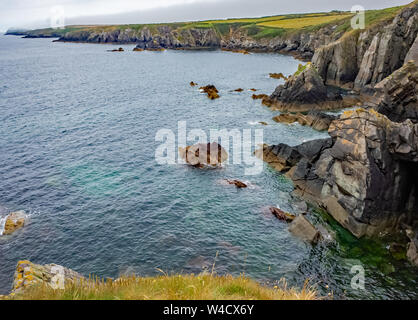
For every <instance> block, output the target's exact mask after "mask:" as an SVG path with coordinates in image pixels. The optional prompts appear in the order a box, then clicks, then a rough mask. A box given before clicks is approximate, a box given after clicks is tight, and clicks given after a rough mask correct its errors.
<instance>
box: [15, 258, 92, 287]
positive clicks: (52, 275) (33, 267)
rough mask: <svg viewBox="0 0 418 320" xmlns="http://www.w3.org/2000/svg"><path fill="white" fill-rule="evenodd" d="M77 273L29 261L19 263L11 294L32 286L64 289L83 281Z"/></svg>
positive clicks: (60, 267)
mask: <svg viewBox="0 0 418 320" xmlns="http://www.w3.org/2000/svg"><path fill="white" fill-rule="evenodd" d="M83 280H84V277H83V276H82V275H80V274H79V273H77V272H75V271H73V270H71V269H67V268H64V267H62V266H59V265H56V264H48V265H44V266H42V265H38V264H34V263H32V262H30V261H27V260H25V261H19V262H18V264H17V267H16V272H15V276H14V281H13V288H12V294H18V293H20V292H21V291H23V290H25V289H27V288H30V287H32V286H34V285H47V286H49V287H51V288H53V289H64V287H65V285H67V284H70V283H74V282H75V281H83Z"/></svg>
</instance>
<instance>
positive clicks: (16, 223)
mask: <svg viewBox="0 0 418 320" xmlns="http://www.w3.org/2000/svg"><path fill="white" fill-rule="evenodd" d="M27 218H28V216H27V215H26V214H25V212H24V211H17V212H12V213H10V214H9V215H8V216H7V217H6V221H5V224H4V230H3V233H2V234H3V235H10V234H12V233H14V232H15V231H17V230H19V229H21V228H23V226H24V225H25V223H26V220H27Z"/></svg>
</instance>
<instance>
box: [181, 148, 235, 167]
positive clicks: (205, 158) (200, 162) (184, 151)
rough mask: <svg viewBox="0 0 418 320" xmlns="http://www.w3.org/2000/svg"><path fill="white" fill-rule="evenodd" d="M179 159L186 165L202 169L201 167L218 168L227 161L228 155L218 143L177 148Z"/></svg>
mask: <svg viewBox="0 0 418 320" xmlns="http://www.w3.org/2000/svg"><path fill="white" fill-rule="evenodd" d="M179 151H180V157H181V158H182V159H183V160H185V161H186V163H187V164H189V165H192V166H196V167H200V168H201V167H203V166H220V165H221V164H222V163H223V162H225V161H226V160H227V159H228V153H227V152H226V150H225V149H224V148H223V147H222V146H221V145H220V144H218V143H216V142H212V143H207V144H206V143H198V144H195V145H192V146H187V147H186V148H179Z"/></svg>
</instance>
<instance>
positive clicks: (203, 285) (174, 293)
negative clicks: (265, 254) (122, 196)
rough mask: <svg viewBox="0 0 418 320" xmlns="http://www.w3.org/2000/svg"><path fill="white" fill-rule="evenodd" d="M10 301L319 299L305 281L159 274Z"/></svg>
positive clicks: (31, 293)
mask: <svg viewBox="0 0 418 320" xmlns="http://www.w3.org/2000/svg"><path fill="white" fill-rule="evenodd" d="M8 299H12V300H318V299H319V297H318V296H317V292H316V291H315V290H314V289H313V288H311V287H310V286H309V285H308V283H307V282H306V283H305V285H304V287H303V288H302V289H301V290H298V289H294V288H287V285H286V282H285V281H284V280H282V281H281V284H280V286H275V287H274V288H268V287H265V286H262V285H260V284H258V283H257V282H255V281H253V280H251V279H249V278H247V277H245V276H240V277H233V276H230V275H228V276H215V275H210V274H199V275H193V274H192V275H170V276H169V275H166V274H165V275H161V276H157V277H147V278H141V277H137V276H130V277H123V278H120V279H117V280H112V279H106V280H105V279H99V278H97V277H90V278H89V280H85V281H84V282H80V283H70V284H67V285H66V287H65V289H62V290H54V289H52V288H51V287H49V286H48V285H46V284H43V285H38V286H33V287H29V288H27V289H25V291H24V292H22V293H19V294H16V295H14V296H9V297H8Z"/></svg>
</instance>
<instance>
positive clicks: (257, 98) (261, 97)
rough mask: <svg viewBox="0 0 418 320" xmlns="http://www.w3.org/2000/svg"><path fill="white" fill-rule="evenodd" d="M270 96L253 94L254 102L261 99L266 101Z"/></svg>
mask: <svg viewBox="0 0 418 320" xmlns="http://www.w3.org/2000/svg"><path fill="white" fill-rule="evenodd" d="M268 97H269V96H268V95H266V94H253V95H252V98H253V99H254V100H260V99H266V98H268Z"/></svg>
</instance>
